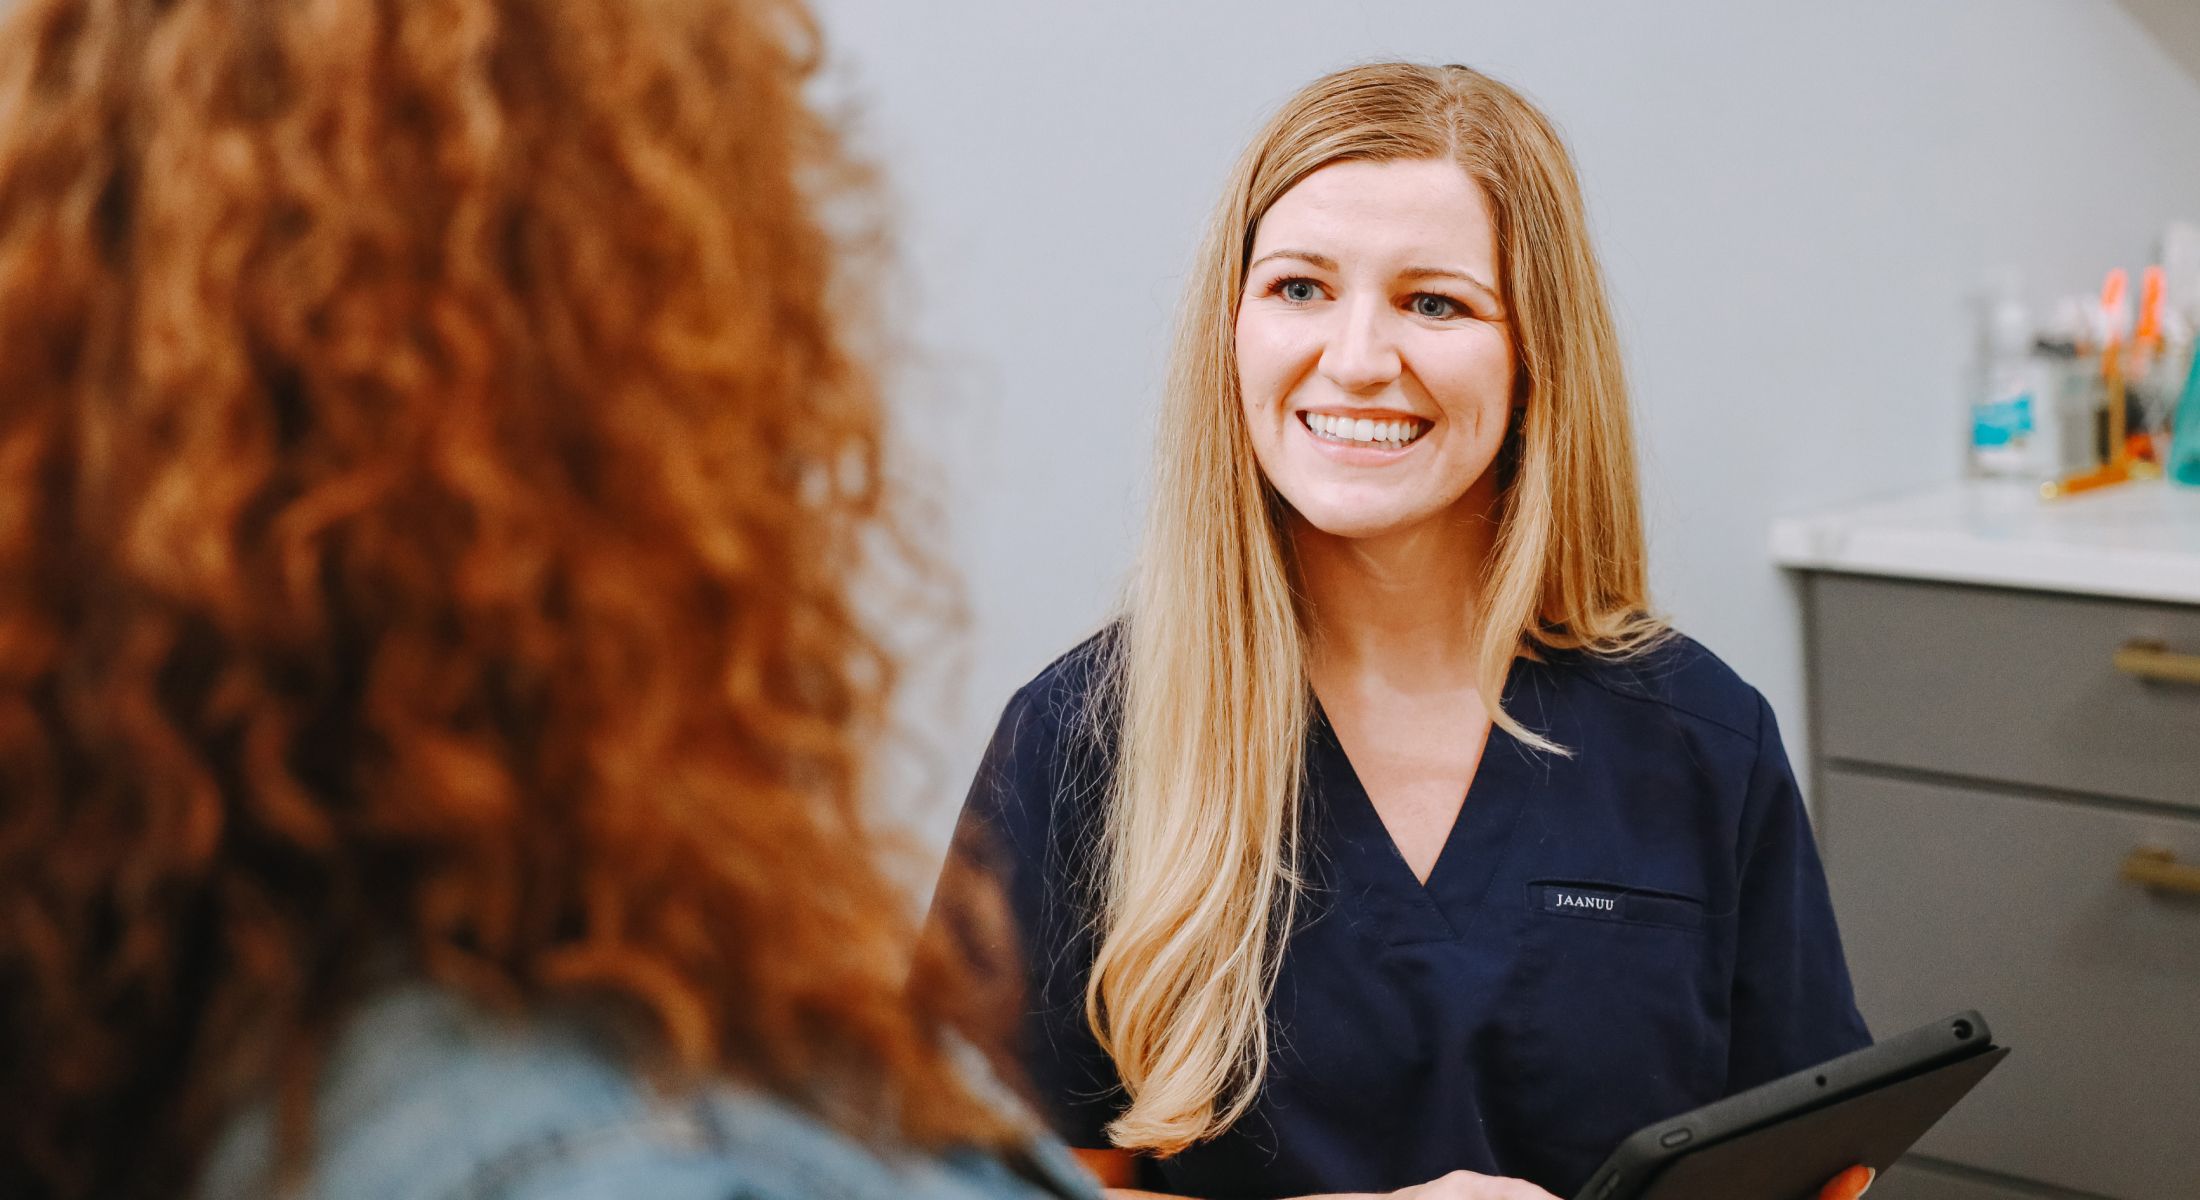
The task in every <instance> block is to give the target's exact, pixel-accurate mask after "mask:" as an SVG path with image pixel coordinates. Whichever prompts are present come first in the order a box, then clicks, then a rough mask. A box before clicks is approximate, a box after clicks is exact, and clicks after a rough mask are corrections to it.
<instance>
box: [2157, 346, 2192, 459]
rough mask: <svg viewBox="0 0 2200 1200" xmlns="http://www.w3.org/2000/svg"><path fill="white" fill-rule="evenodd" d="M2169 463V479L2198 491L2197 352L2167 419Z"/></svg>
mask: <svg viewBox="0 0 2200 1200" xmlns="http://www.w3.org/2000/svg"><path fill="white" fill-rule="evenodd" d="M2171 422H2172V423H2171V425H2170V430H2171V432H2170V439H2169V462H2168V463H2167V464H2165V465H2166V467H2167V472H2168V474H2169V477H2170V478H2171V479H2174V480H2176V481H2177V482H2178V483H2182V484H2186V485H2188V486H2190V487H2200V349H2195V351H2194V353H2193V356H2192V370H2190V371H2188V372H2186V373H2185V391H2184V394H2183V395H2182V396H2180V397H2178V400H2177V415H2176V416H2175V417H2173V418H2171Z"/></svg>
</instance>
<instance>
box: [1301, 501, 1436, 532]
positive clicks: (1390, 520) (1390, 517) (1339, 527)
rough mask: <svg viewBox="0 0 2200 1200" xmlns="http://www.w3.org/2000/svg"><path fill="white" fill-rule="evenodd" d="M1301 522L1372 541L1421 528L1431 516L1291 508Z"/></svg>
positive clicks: (1356, 507)
mask: <svg viewBox="0 0 2200 1200" xmlns="http://www.w3.org/2000/svg"><path fill="white" fill-rule="evenodd" d="M1291 507H1292V510H1293V511H1294V512H1296V513H1298V515H1299V519H1300V520H1302V521H1304V522H1306V523H1307V524H1308V525H1310V526H1312V527H1314V528H1315V529H1317V530H1319V531H1321V532H1322V533H1326V534H1328V535H1329V536H1330V537H1336V538H1353V539H1358V538H1372V537H1381V536H1383V535H1384V534H1386V533H1396V532H1398V531H1400V530H1403V529H1410V528H1412V527H1413V526H1415V525H1418V524H1420V523H1421V522H1422V521H1423V520H1426V519H1427V518H1428V516H1429V514H1427V513H1405V512H1399V511H1397V510H1396V509H1392V508H1389V507H1382V508H1374V507H1370V506H1366V505H1344V504H1308V505H1303V506H1302V505H1297V504H1294V505H1292V506H1291Z"/></svg>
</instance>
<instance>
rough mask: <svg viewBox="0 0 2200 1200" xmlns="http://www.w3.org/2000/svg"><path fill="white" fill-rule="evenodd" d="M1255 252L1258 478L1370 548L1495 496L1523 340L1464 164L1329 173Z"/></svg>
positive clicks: (1310, 516)
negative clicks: (1374, 541) (1495, 469)
mask: <svg viewBox="0 0 2200 1200" xmlns="http://www.w3.org/2000/svg"><path fill="white" fill-rule="evenodd" d="M1252 259H1253V261H1252V266H1251V269H1250V270H1249V271H1248V273H1247V277H1246V281H1245V294H1244V296H1243V297H1241V298H1240V300H1239V304H1238V315H1237V367H1238V383H1239V388H1240V393H1241V395H1242V397H1243V400H1244V404H1245V419H1246V425H1247V428H1248V429H1249V430H1250V431H1251V433H1252V440H1253V450H1254V453H1255V455H1256V456H1257V457H1258V458H1259V460H1260V466H1261V470H1262V472H1263V473H1265V474H1266V475H1267V477H1268V481H1269V482H1270V483H1271V484H1272V485H1274V487H1275V488H1276V490H1277V491H1278V492H1280V493H1282V495H1283V498H1284V499H1285V500H1287V501H1289V502H1290V504H1291V507H1292V508H1293V509H1295V510H1297V512H1298V513H1299V515H1300V516H1301V517H1303V518H1304V519H1305V520H1306V521H1307V522H1309V523H1310V524H1312V525H1313V526H1314V527H1315V528H1317V529H1319V530H1321V531H1323V532H1325V533H1329V534H1333V535H1336V536H1339V537H1349V538H1367V537H1376V536H1380V535H1383V534H1389V533H1396V532H1402V531H1405V530H1407V529H1410V528H1412V527H1414V526H1417V525H1419V524H1421V523H1422V522H1424V521H1427V520H1429V519H1430V518H1432V517H1435V516H1438V515H1439V514H1442V513H1445V512H1447V511H1449V510H1452V509H1453V508H1455V507H1456V506H1460V505H1461V504H1462V502H1463V501H1464V502H1465V503H1467V504H1477V503H1479V504H1483V505H1486V504H1487V503H1488V501H1489V500H1490V499H1491V498H1494V495H1495V478H1494V475H1493V474H1492V473H1491V472H1490V469H1489V468H1490V464H1491V463H1492V462H1493V461H1494V460H1495V459H1496V457H1497V451H1498V448H1499V446H1500V445H1501V444H1502V443H1503V441H1504V438H1505V429H1506V422H1507V420H1508V418H1509V417H1510V416H1511V408H1512V395H1513V353H1512V341H1511V339H1510V338H1509V337H1508V336H1507V334H1506V330H1505V325H1504V319H1505V312H1504V309H1503V308H1502V307H1501V306H1500V304H1499V298H1498V295H1497V239H1496V235H1495V231H1494V229H1493V227H1492V225H1491V222H1490V210H1489V205H1488V203H1487V202H1486V201H1485V200H1484V198H1483V196H1482V189H1481V188H1479V187H1477V186H1476V185H1475V184H1474V182H1473V181H1472V180H1470V179H1468V178H1467V175H1466V172H1465V171H1463V170H1461V169H1460V168H1459V167H1458V166H1456V165H1454V164H1452V163H1449V162H1445V161H1441V160H1436V159H1416V160H1407V161H1397V162H1352V161H1347V162H1336V163H1331V164H1330V165H1328V166H1326V167H1322V168H1321V169H1319V170H1317V171H1315V172H1313V173H1312V174H1310V175H1308V176H1307V177H1306V178H1305V179H1302V180H1300V181H1299V183H1298V184H1297V185H1296V186H1295V187H1293V188H1292V189H1291V190H1290V191H1288V192H1285V193H1284V194H1283V196H1282V198H1281V199H1279V200H1277V201H1276V202H1275V204H1274V205H1273V206H1272V207H1270V208H1269V210H1268V212H1267V215H1265V216H1263V217H1262V218H1261V221H1260V226H1259V228H1258V229H1257V231H1256V232H1255V234H1254V237H1253V252H1252ZM1485 475H1490V476H1491V478H1490V479H1489V480H1487V481H1484V476H1485ZM1478 482H1483V483H1484V486H1483V487H1480V488H1477V487H1476V486H1475V485H1476V484H1477V483H1478ZM1470 491H1472V492H1473V493H1474V495H1473V496H1471V497H1470V495H1469V493H1470ZM1478 511H1479V509H1478Z"/></svg>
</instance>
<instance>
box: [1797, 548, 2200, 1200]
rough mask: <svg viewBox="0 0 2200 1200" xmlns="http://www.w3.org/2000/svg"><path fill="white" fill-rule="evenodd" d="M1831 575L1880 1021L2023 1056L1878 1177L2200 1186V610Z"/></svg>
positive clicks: (1837, 884)
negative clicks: (2198, 662)
mask: <svg viewBox="0 0 2200 1200" xmlns="http://www.w3.org/2000/svg"><path fill="white" fill-rule="evenodd" d="M1807 579H1808V583H1807V585H1806V586H1807V587H1808V598H1809V620H1810V653H1811V680H1812V716H1813V726H1814V736H1813V738H1812V745H1813V747H1814V751H1813V753H1814V756H1815V757H1814V762H1813V763H1812V774H1813V777H1814V779H1815V782H1816V788H1815V799H1816V808H1817V817H1818V824H1819V833H1820V839H1821V843H1822V848H1823V851H1824V854H1825V859H1826V866H1827V873H1828V875H1829V877H1830V879H1831V881H1832V887H1833V893H1834V903H1835V907H1836V909H1837V911H1838V914H1839V917H1840V920H1841V926H1842V934H1843V937H1844V940H1845V942H1846V944H1847V947H1848V953H1849V960H1850V966H1851V969H1852V971H1853V973H1854V976H1855V979H1856V986H1857V993H1858V999H1859V1002H1860V1004H1861V1005H1862V1007H1863V1009H1864V1015H1865V1017H1866V1018H1867V1019H1869V1020H1870V1021H1871V1023H1872V1026H1873V1029H1874V1030H1875V1031H1877V1032H1880V1033H1887V1032H1893V1031H1897V1030H1900V1029H1904V1028H1907V1027H1909V1026H1912V1025H1916V1024H1919V1023H1922V1022H1924V1021H1927V1020H1930V1019H1933V1018H1935V1017H1938V1016H1941V1015H1943V1014H1945V1013H1947V1012H1950V1011H1953V1010H1955V1009H1961V1008H1976V1009H1978V1010H1980V1011H1981V1012H1982V1013H1984V1014H1985V1015H1986V1017H1987V1019H1988V1020H1989V1021H1990V1022H1992V1024H1993V1027H1994V1031H1995V1034H1996V1037H1997V1039H1998V1040H2000V1041H2002V1042H2003V1043H2005V1044H2007V1045H2010V1046H2012V1047H2013V1048H2014V1050H2013V1053H2012V1054H2011V1056H2010V1058H2009V1060H2008V1062H2007V1063H2005V1064H2004V1065H2003V1066H2002V1067H2001V1069H2000V1070H1998V1071H1997V1072H1995V1074H1994V1075H1992V1076H1990V1077H1988V1079H1987V1080H1986V1082H1985V1083H1984V1084H1982V1085H1981V1086H1980V1088H1979V1090H1978V1091H1977V1092H1975V1093H1974V1094H1973V1095H1972V1096H1971V1097H1970V1098H1969V1099H1967V1100H1966V1101H1965V1102H1964V1103H1963V1104H1962V1105H1960V1106H1958V1107H1957V1109H1956V1110H1955V1111H1954V1112H1953V1113H1951V1114H1950V1115H1949V1116H1948V1118H1947V1119H1946V1120H1944V1121H1943V1122H1942V1123H1941V1124H1940V1125H1939V1126H1938V1127H1937V1128H1935V1129H1934V1130H1933V1132H1932V1133H1931V1134H1929V1135H1927V1137H1926V1139H1925V1140H1924V1141H1923V1142H1921V1143H1920V1144H1919V1146H1918V1147H1917V1150H1916V1152H1915V1155H1913V1160H1914V1161H1912V1162H1906V1163H1905V1164H1904V1165H1903V1167H1902V1168H1900V1169H1899V1170H1897V1171H1895V1172H1892V1173H1890V1175H1889V1177H1888V1179H1887V1180H1886V1181H1885V1182H1884V1184H1883V1185H1882V1188H1883V1189H1884V1190H1882V1189H1874V1196H1875V1197H1877V1196H1880V1195H1892V1196H1895V1197H1897V1198H1898V1200H1902V1198H1908V1200H1934V1198H1939V1200H1972V1198H1974V1197H1977V1198H1981V1200H1984V1198H1988V1197H1993V1198H2000V1197H2010V1198H2014V1197H2020V1196H2022V1197H2069V1196H2098V1197H2111V1198H2114V1200H2200V894H2195V891H2194V890H2192V889H2190V888H2189V887H2188V886H2186V885H2187V884H2188V882H2189V881H2188V880H2187V879H2186V878H2184V877H2183V876H2181V874H2180V869H2181V867H2188V866H2189V867H2200V683H2185V682H2179V681H2178V679H2177V677H2178V675H2179V674H2180V673H2181V672H2182V671H2184V670H2186V669H2187V666H2188V664H2187V663H2185V662H2184V661H2183V660H2180V659H2179V658H2178V657H2177V654H2178V652H2180V651H2182V652H2186V653H2196V654H2200V609H2194V608H2190V607H2183V606H2177V605H2158V604H2143V603H2134V602H2127V601H2117V600H2103V599H2088V598H2078V597H2071V596H2063V595H2055V594H2047V593H2037V592H2021V591H2012V590H2001V589H1990V588H1978V587H1970V586H1963V585H1955V584H1939V583H1918V582H1908V581H1899V580H1893V579H1882V578H1871V577H1861V576H1842V575H1832V574H1813V575H1810V576H1808V577H1807ZM2165 866H2166V867H2167V869H2164V868H2165ZM2134 875H2137V876H2140V877H2141V879H2140V881H2134V878H2133V877H2132V876H2134ZM2149 879H2151V880H2152V881H2153V882H2152V883H2149V882H2146V881H2145V880H2149Z"/></svg>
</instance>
